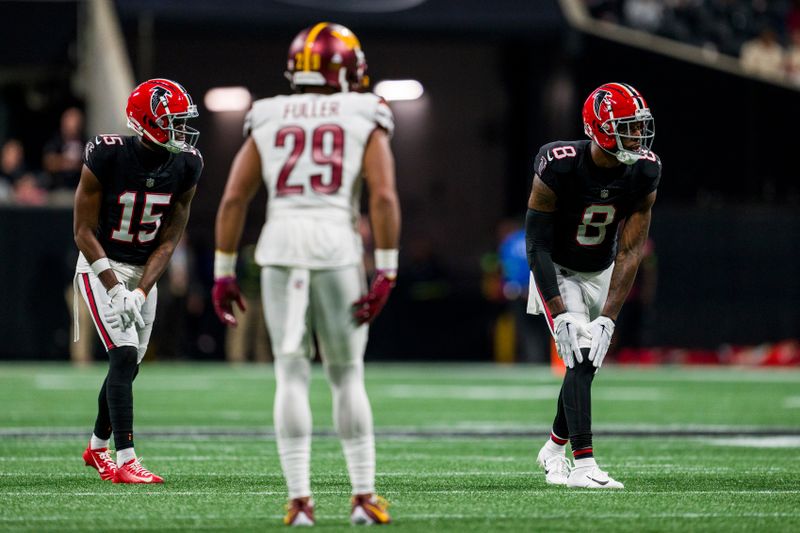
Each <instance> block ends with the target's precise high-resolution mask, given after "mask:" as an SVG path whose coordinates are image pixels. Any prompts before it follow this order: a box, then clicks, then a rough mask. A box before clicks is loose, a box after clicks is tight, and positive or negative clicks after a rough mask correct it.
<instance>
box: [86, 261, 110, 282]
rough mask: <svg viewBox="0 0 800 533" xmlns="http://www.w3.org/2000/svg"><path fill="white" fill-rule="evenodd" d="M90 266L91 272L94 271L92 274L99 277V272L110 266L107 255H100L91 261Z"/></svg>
mask: <svg viewBox="0 0 800 533" xmlns="http://www.w3.org/2000/svg"><path fill="white" fill-rule="evenodd" d="M90 268H91V269H92V272H94V275H95V276H97V277H98V278H99V277H100V273H101V272H105V271H106V270H108V269H109V268H111V263H109V262H108V257H101V258H100V259H98V260H97V261H95V262H94V263H92V265H91V267H90Z"/></svg>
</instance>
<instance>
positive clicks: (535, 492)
mask: <svg viewBox="0 0 800 533" xmlns="http://www.w3.org/2000/svg"><path fill="white" fill-rule="evenodd" d="M136 488H139V487H136ZM141 488H142V489H144V488H145V487H141ZM494 492H496V489H486V490H458V489H455V490H449V489H443V490H413V491H393V490H385V491H382V492H381V493H382V494H386V495H387V496H388V495H397V496H399V497H403V496H408V495H410V494H414V495H416V494H440V495H447V494H452V495H462V494H491V493H494ZM519 493H520V495H522V496H539V495H540V496H546V495H551V496H552V495H554V494H562V495H566V494H581V495H594V496H599V497H612V496H626V495H627V496H658V495H665V496H693V495H735V496H742V495H753V496H778V495H781V494H800V490H798V489H787V490H641V491H640V490H631V489H626V490H590V489H584V490H577V489H566V488H563V487H553V488H548V489H528V490H525V489H523V490H521V491H520V492H519ZM285 494H286V491H285V490H280V491H271V490H262V491H259V490H253V491H228V490H226V491H224V492H220V491H173V490H167V489H165V490H163V491H152V490H148V491H146V492H145V491H138V490H137V491H135V492H134V491H133V490H131V491H130V492H111V491H75V492H70V491H58V492H54V491H50V492H43V491H38V490H32V491H31V492H24V491H0V496H9V497H19V496H25V497H37V496H69V497H72V496H81V497H83V496H85V497H95V496H104V497H105V496H107V497H114V496H119V497H130V496H156V497H161V496H219V497H225V496H284V495H285ZM314 494H326V495H337V494H338V495H342V496H347V494H346V492H344V491H341V490H315V491H314ZM796 514H800V511H798V512H797V513H796ZM515 516H516V515H515ZM537 516H540V515H537ZM721 516H726V515H721Z"/></svg>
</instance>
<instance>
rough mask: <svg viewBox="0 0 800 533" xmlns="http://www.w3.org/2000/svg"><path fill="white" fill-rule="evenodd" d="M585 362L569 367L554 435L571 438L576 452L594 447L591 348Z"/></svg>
mask: <svg viewBox="0 0 800 533" xmlns="http://www.w3.org/2000/svg"><path fill="white" fill-rule="evenodd" d="M581 353H582V354H583V362H582V363H578V362H577V361H576V362H575V368H567V373H566V374H565V375H564V382H563V383H562V384H561V392H560V393H559V394H558V405H557V409H556V418H555V420H554V421H553V433H555V434H556V435H558V436H559V437H562V438H563V437H569V440H570V444H571V446H572V450H573V451H575V450H580V449H584V448H591V446H592V381H593V380H594V373H595V370H596V369H595V367H594V366H593V365H592V362H591V361H589V348H582V349H581Z"/></svg>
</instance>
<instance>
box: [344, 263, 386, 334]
mask: <svg viewBox="0 0 800 533" xmlns="http://www.w3.org/2000/svg"><path fill="white" fill-rule="evenodd" d="M394 285H395V278H394V277H391V278H390V277H388V276H387V275H386V273H384V272H383V271H381V270H379V271H378V272H377V273H376V274H375V279H373V280H372V285H371V286H370V288H369V292H368V293H367V294H366V295H365V296H363V297H361V298H360V299H359V300H358V301H356V302H354V303H353V318H355V319H356V323H357V324H358V325H361V324H367V323H369V322H372V321H373V320H375V317H376V316H378V313H380V312H381V309H383V306H384V305H386V301H387V300H388V299H389V293H391V292H392V289H393V288H394Z"/></svg>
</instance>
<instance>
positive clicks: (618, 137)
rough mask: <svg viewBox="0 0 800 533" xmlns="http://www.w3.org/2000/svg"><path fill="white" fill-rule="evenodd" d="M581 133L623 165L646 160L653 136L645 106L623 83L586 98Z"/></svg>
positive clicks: (649, 114)
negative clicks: (584, 133)
mask: <svg viewBox="0 0 800 533" xmlns="http://www.w3.org/2000/svg"><path fill="white" fill-rule="evenodd" d="M583 129H584V131H585V132H586V135H588V136H589V138H591V139H592V140H593V141H594V142H596V143H597V144H598V146H600V148H602V149H603V150H605V151H606V152H609V153H611V154H613V155H614V156H615V157H616V158H617V159H618V160H619V161H620V162H621V163H625V164H626V165H632V164H634V163H635V162H636V161H638V160H639V159H641V158H642V157H645V156H647V155H648V154H649V153H650V147H651V146H652V145H653V139H654V138H655V135H656V131H655V122H654V120H653V115H652V114H651V113H650V108H649V107H647V102H645V100H644V98H643V97H642V95H641V94H640V93H639V91H637V90H636V89H634V88H633V87H631V86H630V85H628V84H627V83H606V84H605V85H601V86H600V87H598V88H597V89H595V90H594V91H593V92H592V94H590V95H589V98H587V99H586V102H584V104H583Z"/></svg>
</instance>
